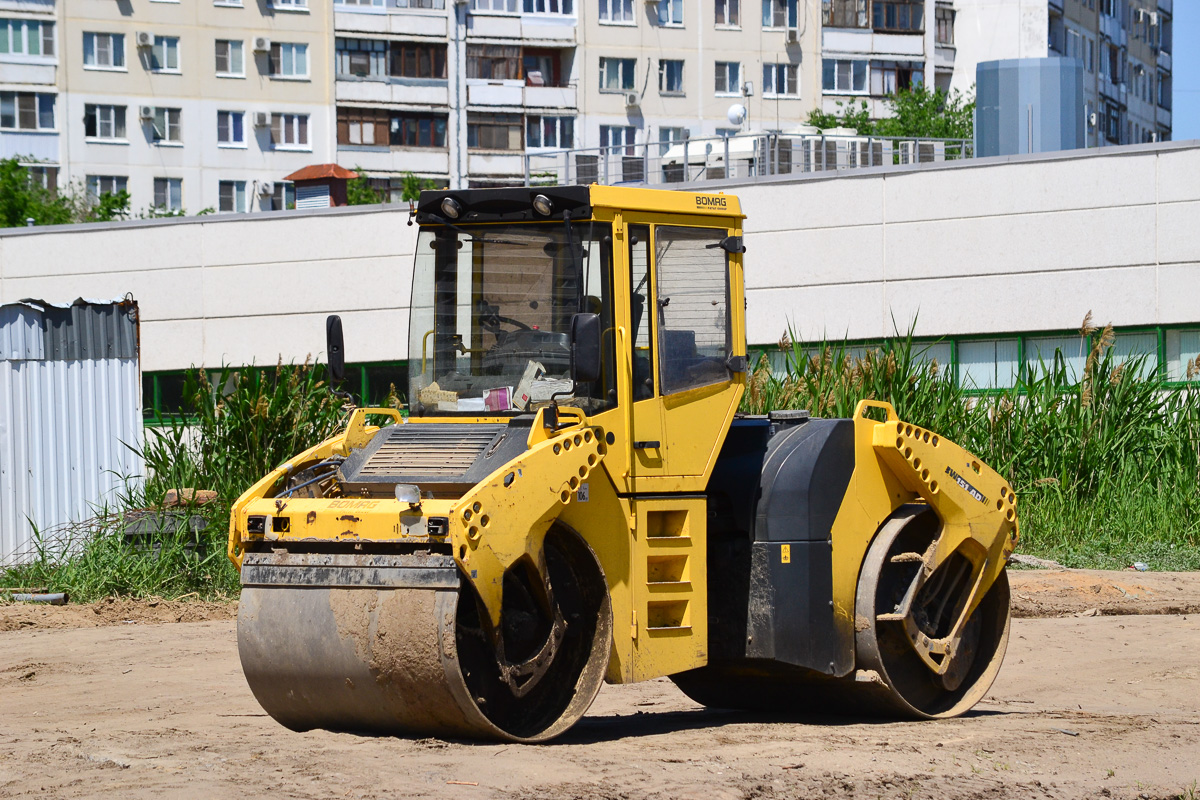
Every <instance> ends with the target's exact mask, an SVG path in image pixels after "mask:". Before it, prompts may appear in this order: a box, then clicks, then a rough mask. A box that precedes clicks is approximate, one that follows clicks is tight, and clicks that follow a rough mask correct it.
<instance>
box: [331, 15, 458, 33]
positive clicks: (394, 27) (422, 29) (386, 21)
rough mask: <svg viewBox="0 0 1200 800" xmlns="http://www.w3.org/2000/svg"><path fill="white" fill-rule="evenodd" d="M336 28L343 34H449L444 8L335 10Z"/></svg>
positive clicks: (334, 25)
mask: <svg viewBox="0 0 1200 800" xmlns="http://www.w3.org/2000/svg"><path fill="white" fill-rule="evenodd" d="M333 27H334V29H335V30H336V31H337V32H338V33H339V34H340V33H343V32H346V33H351V32H353V33H393V34H403V35H405V36H429V37H437V38H439V39H444V38H446V36H447V31H448V30H449V28H448V27H447V22H446V12H445V11H417V10H413V9H407V8H394V9H389V10H388V13H385V12H384V11H383V10H382V9H380V10H373V11H335V12H334V14H333Z"/></svg>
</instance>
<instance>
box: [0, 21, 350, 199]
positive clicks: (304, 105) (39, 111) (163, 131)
mask: <svg viewBox="0 0 1200 800" xmlns="http://www.w3.org/2000/svg"><path fill="white" fill-rule="evenodd" d="M316 5H317V4H316V3H315V2H314V6H316ZM323 10H324V9H322V8H319V7H314V8H312V9H310V8H309V3H308V0H246V2H243V0H215V1H211V0H210V1H206V2H187V3H184V2H180V1H179V0H122V1H121V2H116V3H114V2H111V0H70V3H69V8H68V3H66V2H65V0H58V1H57V2H56V0H0V31H5V32H6V33H7V35H6V36H0V85H2V86H3V91H4V94H3V95H2V96H0V102H2V103H3V104H4V105H3V108H4V109H5V111H6V113H5V116H4V118H3V120H0V128H3V134H2V135H0V139H3V141H4V144H3V152H4V153H5V154H13V155H17V154H19V155H20V156H21V157H22V158H23V159H27V160H30V161H32V160H34V159H36V160H37V161H38V162H39V163H40V164H44V166H41V167H39V169H40V170H42V171H43V172H45V173H46V174H47V180H50V179H51V178H50V177H49V174H50V172H51V171H54V172H56V173H57V174H56V175H55V178H54V180H57V181H62V180H68V181H70V182H72V183H76V184H78V185H82V186H84V187H86V188H87V190H88V192H89V193H90V194H92V195H95V196H99V195H101V194H103V193H105V192H116V191H120V190H125V191H128V192H129V194H130V198H131V206H132V210H133V211H134V213H144V212H148V211H149V210H151V209H155V210H158V211H160V212H164V211H166V212H178V211H187V212H190V213H196V212H198V211H200V210H203V209H212V210H213V211H225V212H238V211H243V212H244V211H251V210H259V209H271V208H284V207H287V206H288V205H291V204H294V200H295V198H294V192H293V190H292V189H291V187H290V186H289V185H288V184H286V183H285V182H284V181H283V180H282V178H283V177H284V176H285V175H287V174H289V173H291V172H294V171H295V170H297V169H299V168H300V167H302V166H305V165H307V164H312V163H314V162H322V161H332V160H333V158H334V154H335V140H334V123H333V112H332V108H333V98H332V81H331V78H330V75H331V71H330V70H331V66H332V55H331V54H332V47H331V45H332V43H333V36H332V31H331V23H332V19H331V16H330V15H329V14H328V13H323ZM38 43H40V49H38V48H37V47H35V44H38ZM18 46H19V47H21V48H23V49H22V50H20V51H16V50H15V48H17V47H18ZM31 50H36V52H31ZM31 97H32V98H33V99H30V98H31ZM10 106H12V107H14V108H15V116H14V114H9V113H7V110H8V109H9V107H10ZM35 106H36V113H34V111H33V109H34V107H35ZM10 118H14V119H15V121H16V123H17V124H16V125H15V126H11V125H10V124H9V123H11V122H13V121H14V119H10ZM35 123H36V124H35ZM13 127H15V128H16V129H17V130H16V131H13V130H12V128H13Z"/></svg>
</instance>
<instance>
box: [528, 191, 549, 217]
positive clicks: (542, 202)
mask: <svg viewBox="0 0 1200 800" xmlns="http://www.w3.org/2000/svg"><path fill="white" fill-rule="evenodd" d="M533 210H534V211H536V212H537V213H539V214H541V215H542V216H543V217H548V216H550V212H551V211H553V210H554V203H552V202H550V198H549V197H546V195H544V194H539V195H538V196H537V197H535V198H533Z"/></svg>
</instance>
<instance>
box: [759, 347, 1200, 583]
mask: <svg viewBox="0 0 1200 800" xmlns="http://www.w3.org/2000/svg"><path fill="white" fill-rule="evenodd" d="M1081 337H1086V338H1085V339H1084V341H1086V342H1087V343H1088V346H1089V347H1090V352H1089V355H1088V358H1087V360H1086V365H1085V367H1084V371H1083V375H1081V376H1073V375H1071V374H1070V373H1069V371H1068V369H1067V367H1066V365H1065V363H1064V361H1063V359H1062V358H1061V356H1058V355H1056V357H1055V360H1054V361H1053V362H1052V363H1050V364H1041V365H1039V366H1038V367H1037V368H1035V369H1032V370H1030V371H1029V372H1030V373H1031V374H1028V375H1024V376H1022V378H1021V380H1019V381H1018V383H1017V385H1016V386H1015V387H1013V388H1012V389H1010V390H1006V391H1003V392H998V393H987V394H980V393H973V392H969V391H967V390H966V389H964V388H963V387H960V386H958V385H957V383H956V381H955V380H954V376H953V375H951V374H950V373H949V371H948V370H945V369H943V368H941V367H940V365H938V364H937V363H936V361H932V360H931V359H929V358H928V357H927V354H926V353H925V352H924V351H922V350H921V349H920V348H919V347H918V346H916V345H914V343H913V339H912V335H911V331H910V332H909V333H908V334H907V335H901V336H897V337H896V338H894V339H892V340H890V341H887V342H885V343H884V344H882V345H881V346H880V347H878V348H875V349H872V350H869V351H868V352H866V353H865V354H863V355H862V356H851V355H850V354H849V352H848V351H847V348H846V347H845V345H844V344H841V343H837V342H817V343H808V344H801V343H796V342H793V341H791V340H788V339H785V340H784V342H782V343H781V345H780V346H781V348H782V349H783V351H784V356H785V361H786V365H785V370H784V373H783V374H782V375H780V376H776V375H772V374H771V370H770V368H769V366H768V363H767V359H766V356H765V354H764V355H763V356H762V358H761V359H760V361H759V362H758V367H757V368H756V370H755V371H754V373H753V374H752V375H751V376H750V379H749V381H748V385H747V391H746V395H745V399H744V401H743V410H744V411H748V412H752V413H761V412H763V411H766V410H768V409H771V408H808V409H810V410H811V411H812V413H813V414H814V416H839V417H841V416H850V415H852V414H853V411H854V407H855V405H856V404H857V403H858V401H859V400H860V399H863V398H867V399H876V400H887V401H890V402H891V403H892V404H893V405H895V407H896V411H897V413H898V414H899V415H900V417H901V418H902V419H905V420H907V421H910V422H912V423H914V424H919V425H921V426H922V427H925V428H928V429H929V430H933V431H937V432H938V433H940V434H942V435H943V436H945V437H947V438H949V439H950V440H952V441H955V442H957V443H958V444H960V445H962V446H963V447H965V448H967V449H968V450H970V451H971V452H973V453H975V454H976V455H978V456H979V457H980V458H982V459H983V460H984V461H985V462H986V463H988V464H989V465H991V466H992V467H993V468H995V469H996V470H997V471H999V472H1000V473H1001V474H1002V475H1005V476H1006V477H1007V478H1008V479H1009V480H1010V481H1011V482H1012V484H1013V487H1014V489H1015V490H1016V492H1017V497H1018V499H1019V505H1018V509H1017V510H1018V513H1019V515H1020V520H1021V533H1022V543H1021V545H1020V549H1021V551H1023V552H1026V553H1031V554H1034V555H1037V556H1040V557H1043V558H1051V559H1054V560H1056V561H1059V562H1060V563H1063V564H1065V565H1067V566H1072V567H1090V568H1099V569H1113V568H1122V567H1125V566H1128V565H1130V564H1131V563H1133V562H1135V561H1142V562H1145V563H1147V564H1149V565H1150V567H1151V568H1152V569H1155V570H1188V569H1200V491H1198V487H1200V401H1198V399H1197V397H1196V395H1195V393H1194V390H1190V389H1187V388H1184V387H1179V386H1172V385H1168V384H1166V383H1165V382H1164V381H1163V380H1162V379H1161V378H1160V377H1158V376H1157V375H1156V374H1154V371H1153V370H1151V369H1148V368H1147V363H1146V360H1145V359H1131V360H1129V361H1125V362H1124V363H1122V361H1121V360H1119V359H1117V358H1116V357H1115V355H1114V353H1113V350H1112V347H1111V345H1112V342H1113V335H1112V330H1111V328H1106V329H1104V330H1103V331H1098V330H1096V329H1091V328H1088V327H1087V325H1086V324H1085V330H1083V331H1081ZM1192 366H1193V369H1195V370H1200V364H1195V365H1192Z"/></svg>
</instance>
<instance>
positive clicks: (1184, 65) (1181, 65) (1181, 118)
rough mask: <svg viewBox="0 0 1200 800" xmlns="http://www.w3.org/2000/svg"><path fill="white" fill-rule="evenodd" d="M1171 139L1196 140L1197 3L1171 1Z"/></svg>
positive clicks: (1199, 120) (1199, 93) (1199, 107)
mask: <svg viewBox="0 0 1200 800" xmlns="http://www.w3.org/2000/svg"><path fill="white" fill-rule="evenodd" d="M1174 5H1175V17H1174V23H1175V36H1174V40H1173V46H1172V47H1171V77H1172V79H1173V80H1174V83H1175V85H1174V90H1175V94H1174V97H1173V98H1172V101H1173V102H1172V106H1173V109H1172V112H1171V138H1172V139H1174V140H1175V141H1177V142H1180V141H1183V140H1184V139H1200V2H1198V0H1175V4H1174Z"/></svg>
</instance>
